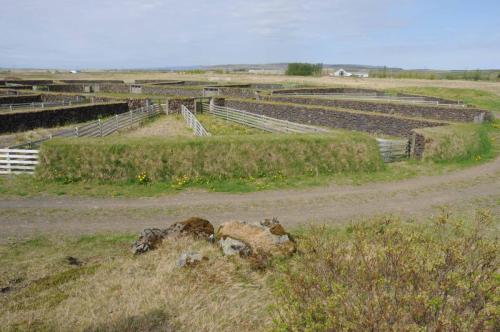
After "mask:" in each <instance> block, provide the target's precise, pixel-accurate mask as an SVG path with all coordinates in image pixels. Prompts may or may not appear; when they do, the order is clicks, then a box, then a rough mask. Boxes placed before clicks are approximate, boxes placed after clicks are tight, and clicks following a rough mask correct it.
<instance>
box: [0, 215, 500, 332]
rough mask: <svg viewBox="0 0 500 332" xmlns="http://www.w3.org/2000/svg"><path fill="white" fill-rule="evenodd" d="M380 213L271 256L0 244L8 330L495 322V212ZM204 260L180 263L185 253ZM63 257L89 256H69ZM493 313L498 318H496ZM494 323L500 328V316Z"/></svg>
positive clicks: (124, 244)
mask: <svg viewBox="0 0 500 332" xmlns="http://www.w3.org/2000/svg"><path fill="white" fill-rule="evenodd" d="M494 218H495V216H492V215H491V214H488V213H487V212H486V211H483V212H478V213H477V216H476V219H475V220H471V219H469V218H466V219H461V218H456V217H450V213H449V211H444V212H443V214H441V215H439V216H437V217H436V218H434V220H433V223H428V224H415V223H414V222H412V221H411V220H410V221H400V220H397V219H394V218H392V217H380V218H374V219H372V220H368V221H366V222H364V223H355V224H352V225H351V226H347V227H346V226H341V227H326V226H325V227H321V228H317V227H315V228H312V229H307V230H296V231H295V232H294V236H295V238H296V239H297V241H298V245H299V251H298V252H297V254H296V255H295V256H293V257H292V258H288V259H276V258H275V259H272V260H271V261H269V262H267V263H266V264H262V262H255V261H251V260H245V259H243V258H240V257H225V256H222V254H221V252H220V250H219V248H217V246H215V245H212V244H209V243H208V242H205V241H198V240H194V239H192V238H183V239H180V240H177V241H174V240H169V241H165V242H164V243H163V244H162V246H161V247H160V248H159V249H157V250H155V251H152V252H149V253H147V254H145V255H141V256H133V255H132V254H131V252H130V248H129V245H130V243H131V242H132V240H133V238H134V236H120V235H112V236H104V235H101V236H84V237H80V238H71V237H70V238H61V237H59V238H58V237H52V238H36V239H33V240H30V241H25V242H15V243H11V244H7V245H0V266H2V269H1V270H0V287H1V288H2V289H4V287H11V288H10V289H9V290H5V289H4V290H3V291H2V293H0V327H1V328H0V329H1V330H2V331H19V330H23V331H24V330H33V331H266V330H276V331H332V330H335V331H337V330H354V331H361V330H376V331H382V330H397V331H420V330H430V331H438V330H441V331H443V330H446V331H465V330H486V331H488V330H495V328H496V327H498V320H497V319H496V318H498V313H499V311H498V310H499V306H498V295H499V280H498V264H499V255H498V252H499V247H498V245H499V242H498V218H497V219H494ZM186 251H198V252H200V253H201V254H202V255H205V256H207V257H208V258H209V259H208V261H203V262H202V263H201V264H199V265H197V266H195V267H191V268H179V267H177V266H176V261H177V259H178V258H179V256H180V255H181V253H183V252H186ZM67 256H72V257H75V258H77V261H78V262H81V265H79V266H74V265H69V264H68V260H67ZM495 317H496V318H495ZM495 324H497V325H495Z"/></svg>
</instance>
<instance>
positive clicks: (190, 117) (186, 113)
mask: <svg viewBox="0 0 500 332" xmlns="http://www.w3.org/2000/svg"><path fill="white" fill-rule="evenodd" d="M181 114H182V116H183V117H184V120H186V124H187V125H188V126H189V128H191V129H193V133H194V135H195V136H211V135H210V133H209V132H208V131H207V130H206V129H205V127H203V125H202V124H201V123H200V121H198V119H197V118H196V116H195V115H194V114H193V113H191V111H190V110H188V109H187V107H186V106H184V105H181Z"/></svg>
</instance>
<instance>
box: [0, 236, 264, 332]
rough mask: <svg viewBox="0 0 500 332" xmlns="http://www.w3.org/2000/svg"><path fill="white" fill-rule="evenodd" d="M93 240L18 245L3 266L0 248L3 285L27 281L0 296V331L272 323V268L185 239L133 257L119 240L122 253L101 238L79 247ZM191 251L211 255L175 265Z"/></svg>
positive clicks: (229, 327) (244, 327)
mask: <svg viewBox="0 0 500 332" xmlns="http://www.w3.org/2000/svg"><path fill="white" fill-rule="evenodd" d="M91 239H92V238H91V237H88V238H87V240H84V241H83V242H82V241H76V243H70V244H69V245H68V243H67V242H64V241H61V242H58V241H57V240H56V239H54V240H52V241H49V240H44V241H49V242H48V243H45V245H42V246H40V245H38V246H32V248H31V249H30V250H26V248H24V251H23V250H21V251H23V252H22V254H19V255H18V257H17V258H18V259H19V260H20V261H21V262H19V261H13V260H11V261H10V263H9V264H5V263H6V262H5V260H6V258H7V256H9V257H10V255H11V253H9V251H8V249H7V248H2V251H1V253H2V255H1V256H0V257H1V259H2V261H3V264H4V266H7V269H6V270H3V271H2V279H0V280H1V283H2V285H3V284H5V282H6V279H15V278H16V277H15V276H16V273H17V274H23V273H24V277H22V278H23V280H24V279H25V280H26V281H25V282H22V283H21V284H19V285H17V286H16V285H14V286H13V287H14V288H15V289H14V290H13V291H12V292H9V293H6V294H2V295H0V307H1V308H3V309H2V310H0V326H2V327H3V328H2V330H15V329H20V330H28V329H34V330H50V331H53V330H59V331H69V330H73V331H110V330H111V331H151V330H153V331H160V330H161V331H164V330H167V331H168V330H172V331H174V330H175V331H234V330H235V327H236V326H237V329H238V330H239V331H255V330H258V329H262V328H266V326H268V325H269V324H270V322H271V321H270V318H269V316H268V315H267V314H266V310H267V304H269V303H270V302H271V292H270V289H269V288H268V287H266V281H267V279H268V278H269V275H270V273H269V272H256V271H253V270H252V269H251V267H250V265H249V263H248V262H245V261H243V260H242V259H240V258H239V257H235V258H226V257H222V254H221V253H220V251H219V250H218V248H217V247H216V246H212V245H210V244H208V243H206V242H200V241H194V240H192V239H189V238H186V239H182V240H179V241H176V242H166V243H164V244H163V245H162V247H161V248H160V249H158V250H157V251H154V252H151V253H148V254H146V255H143V256H139V257H133V256H132V255H131V254H130V252H129V251H128V250H127V249H126V247H125V246H124V244H125V242H123V245H118V247H119V248H121V250H122V251H121V252H118V251H113V250H110V249H108V250H106V249H104V250H103V246H102V243H101V244H99V243H93V244H94V247H92V246H88V245H82V243H85V242H87V244H88V242H89V241H91V242H92V240H91ZM124 239H127V238H124ZM127 243H128V242H127ZM83 247H85V248H87V249H88V252H86V251H84V250H82V249H83ZM114 247H117V246H116V245H115V246H114ZM35 249H36V251H35ZM79 249H80V250H79ZM191 250H195V251H199V252H200V253H202V254H203V255H205V256H207V257H209V260H208V261H205V262H203V263H202V264H201V265H198V266H196V267H195V268H187V269H181V268H178V267H177V266H176V261H177V259H178V258H179V256H180V254H181V253H182V252H185V251H191ZM75 251H76V252H79V254H80V255H83V256H79V257H78V258H79V259H81V260H82V262H83V266H81V267H70V266H69V265H67V264H66V262H65V261H64V258H63V257H64V255H65V253H74V252H75ZM29 254H34V257H30V255H29ZM7 275H9V278H6V276H7Z"/></svg>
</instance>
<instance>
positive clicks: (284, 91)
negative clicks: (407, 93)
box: [272, 88, 385, 95]
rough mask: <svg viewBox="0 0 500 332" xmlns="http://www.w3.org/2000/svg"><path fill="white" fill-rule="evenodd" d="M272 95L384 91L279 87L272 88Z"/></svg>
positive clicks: (378, 93) (375, 91)
mask: <svg viewBox="0 0 500 332" xmlns="http://www.w3.org/2000/svg"><path fill="white" fill-rule="evenodd" d="M272 93H273V95H277V94H287V93H375V94H377V95H384V94H385V92H384V91H380V90H373V89H356V88H298V89H281V90H274V91H273V92H272Z"/></svg>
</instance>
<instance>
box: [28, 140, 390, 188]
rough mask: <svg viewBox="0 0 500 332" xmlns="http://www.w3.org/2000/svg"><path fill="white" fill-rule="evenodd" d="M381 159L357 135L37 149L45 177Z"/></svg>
mask: <svg viewBox="0 0 500 332" xmlns="http://www.w3.org/2000/svg"><path fill="white" fill-rule="evenodd" d="M383 167H384V166H383V163H382V160H381V157H380V154H379V150H378V146H377V143H376V141H375V140H374V139H373V138H371V137H369V136H368V135H365V134H361V133H351V132H342V133H337V134H332V135H269V134H268V135H248V136H226V137H209V138H203V139H199V138H198V139H197V138H193V139H161V138H137V139H136V138H134V139H132V138H105V139H90V138H89V139H82V138H78V139H54V140H52V141H50V142H47V143H46V144H44V145H43V146H42V147H41V151H40V165H39V167H38V168H37V175H38V177H39V178H41V179H45V180H63V181H66V182H72V181H81V180H99V181H140V182H144V183H145V182H149V181H172V180H174V181H191V180H193V179H195V180H196V181H200V180H210V179H240V178H251V177H255V178H265V177H273V176H287V177H288V176H299V175H312V176H315V175H324V174H335V173H341V172H372V171H377V170H379V169H382V168H383Z"/></svg>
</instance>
